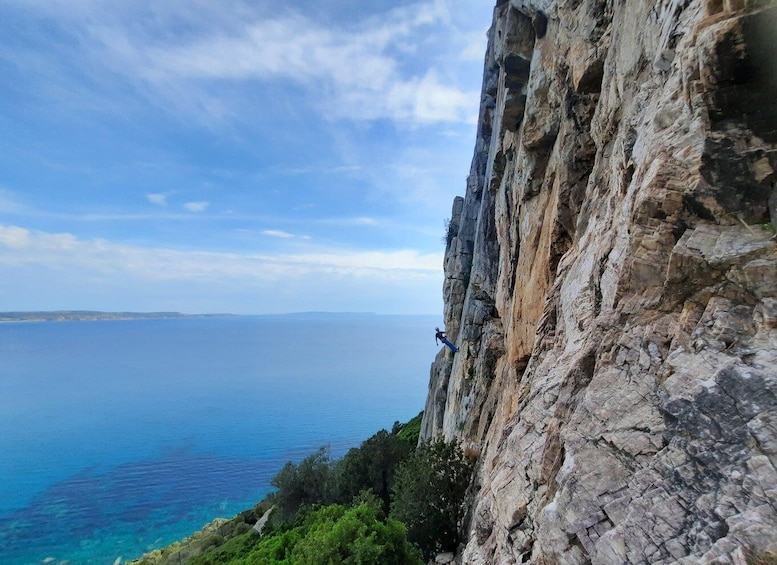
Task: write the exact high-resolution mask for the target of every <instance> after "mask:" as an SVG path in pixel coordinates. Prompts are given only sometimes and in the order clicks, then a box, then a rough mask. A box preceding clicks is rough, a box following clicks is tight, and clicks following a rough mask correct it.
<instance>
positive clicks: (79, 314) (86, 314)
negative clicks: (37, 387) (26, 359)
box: [0, 310, 234, 322]
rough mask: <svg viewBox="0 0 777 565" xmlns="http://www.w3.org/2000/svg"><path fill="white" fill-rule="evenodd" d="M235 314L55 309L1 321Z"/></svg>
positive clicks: (3, 315) (6, 314)
mask: <svg viewBox="0 0 777 565" xmlns="http://www.w3.org/2000/svg"><path fill="white" fill-rule="evenodd" d="M228 316H229V317H231V316H234V314H182V313H180V312H99V311H95V310H55V311H42V312H0V322H94V321H103V320H158V319H168V318H223V317H228Z"/></svg>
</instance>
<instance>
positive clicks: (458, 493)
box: [391, 439, 474, 558]
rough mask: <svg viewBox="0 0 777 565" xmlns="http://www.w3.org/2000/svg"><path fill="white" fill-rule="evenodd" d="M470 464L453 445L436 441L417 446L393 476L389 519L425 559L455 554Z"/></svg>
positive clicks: (472, 465) (454, 443)
mask: <svg viewBox="0 0 777 565" xmlns="http://www.w3.org/2000/svg"><path fill="white" fill-rule="evenodd" d="M473 468H474V462H473V461H472V460H470V459H468V458H467V457H465V456H464V453H463V452H462V450H461V447H460V445H459V443H458V442H457V441H453V442H450V443H449V442H446V441H444V440H443V439H437V440H435V441H433V442H431V443H424V444H421V445H419V446H418V449H416V451H415V453H414V454H413V456H412V457H410V458H409V459H407V460H406V461H404V462H403V463H402V464H401V465H400V466H399V468H398V469H397V472H396V477H395V482H394V488H393V491H394V497H393V500H392V503H391V516H392V517H393V518H396V519H397V520H400V521H401V522H404V524H405V525H406V526H407V532H408V534H407V535H408V539H409V540H410V541H411V542H413V543H416V544H417V545H418V546H419V547H420V548H421V549H422V550H423V552H424V556H425V557H426V558H429V557H431V556H432V555H434V554H435V553H439V552H443V551H455V549H456V546H457V545H458V544H459V541H460V538H459V530H458V527H459V522H460V521H461V519H462V517H463V516H464V496H465V494H466V491H467V488H468V486H469V482H470V479H471V477H472V470H473Z"/></svg>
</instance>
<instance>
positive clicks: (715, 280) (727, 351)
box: [422, 0, 777, 565]
mask: <svg viewBox="0 0 777 565" xmlns="http://www.w3.org/2000/svg"><path fill="white" fill-rule="evenodd" d="M776 170H777V6H776V5H775V3H774V2H768V1H756V0H657V1H655V2H653V1H651V2H646V1H643V0H617V1H616V0H510V1H505V0H500V1H499V2H497V5H496V7H495V9H494V22H493V25H492V27H491V30H490V32H489V45H488V51H487V54H486V61H485V69H484V78H483V91H482V99H481V110H480V121H479V127H478V132H477V139H476V142H475V154H474V158H473V161H472V168H471V173H470V175H469V178H468V180H467V187H466V195H465V196H464V198H457V199H456V200H455V201H454V204H453V212H452V217H451V225H450V231H449V237H448V246H447V250H446V256H445V277H446V278H445V285H444V289H443V292H444V296H445V313H444V314H445V323H446V329H447V331H448V336H449V338H450V339H451V341H453V342H455V343H456V344H457V345H458V346H459V347H460V351H459V352H458V353H456V354H453V353H451V352H450V351H449V350H447V348H443V350H442V351H441V352H440V354H439V355H438V358H437V359H436V361H435V363H434V365H433V367H432V374H431V379H430V389H429V396H428V400H427V405H426V410H425V413H424V421H423V427H422V434H423V437H425V438H430V437H433V436H437V435H443V436H445V437H447V438H454V437H455V438H458V439H460V440H462V441H463V442H464V443H465V445H466V446H468V447H469V448H470V450H471V451H472V452H476V453H479V454H480V456H479V465H478V470H477V474H476V478H475V482H474V484H473V486H472V493H471V497H470V508H469V513H468V515H467V518H466V520H465V523H463V524H462V529H463V531H464V532H465V534H466V543H465V545H464V546H462V548H460V551H459V552H458V553H457V556H456V560H457V562H458V563H466V564H478V563H537V564H546V565H551V564H554V565H555V564H570V565H574V564H584V563H592V564H613V565H622V564H625V563H635V564H637V563H638V564H643V563H644V564H647V563H651V564H662V563H666V564H669V563H679V564H696V563H708V564H712V563H720V564H723V563H745V562H746V557H747V556H751V555H755V554H765V553H766V552H770V551H777V242H775V239H774V237H773V236H774V228H775V224H777V212H775V199H777V192H776V189H775V182H776V181H777V174H776V173H775V171H776Z"/></svg>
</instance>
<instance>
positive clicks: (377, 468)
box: [339, 430, 415, 513]
mask: <svg viewBox="0 0 777 565" xmlns="http://www.w3.org/2000/svg"><path fill="white" fill-rule="evenodd" d="M414 449H415V444H414V443H410V442H409V441H407V440H405V439H402V438H400V437H399V436H398V435H397V434H395V433H389V432H387V431H386V430H381V431H379V432H378V433H376V434H375V435H374V436H372V437H371V438H369V439H368V440H366V441H365V442H363V443H362V445H361V447H359V448H353V449H351V450H349V451H348V453H346V455H345V457H343V459H342V461H341V462H340V465H339V470H340V480H339V482H340V485H341V487H340V490H341V496H343V499H342V502H346V501H350V500H351V499H352V498H353V497H354V496H356V495H357V494H358V493H360V492H361V491H363V490H365V489H368V490H371V491H372V492H373V493H374V494H375V495H376V496H378V497H380V499H381V500H382V502H383V511H384V512H386V513H387V512H388V510H389V504H390V503H391V490H390V489H391V485H392V484H393V483H394V473H395V471H396V469H397V466H398V465H399V464H400V463H401V462H402V461H404V460H405V459H407V458H408V457H410V455H411V454H412V453H413V451H414Z"/></svg>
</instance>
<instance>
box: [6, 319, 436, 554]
mask: <svg viewBox="0 0 777 565" xmlns="http://www.w3.org/2000/svg"><path fill="white" fill-rule="evenodd" d="M435 325H440V320H439V318H438V317H434V316H383V315H369V314H321V313H311V314H296V315H277V316H275V315H272V316H270V315H268V316H229V317H227V316H225V317H202V318H199V317H196V318H195V317H193V318H176V319H142V320H110V321H71V322H11V323H1V324H0V563H1V564H3V565H43V564H47V565H58V564H71V565H90V564H98V565H112V564H115V563H124V562H126V561H128V560H130V559H134V558H138V557H140V556H141V555H142V554H143V553H144V552H147V551H150V550H153V549H157V548H161V547H164V546H166V545H168V544H170V543H172V542H173V541H175V540H179V539H182V538H184V537H186V536H188V535H190V534H191V533H192V532H194V531H196V530H199V529H200V528H202V527H203V526H204V525H205V524H207V523H209V522H210V521H212V520H213V519H215V518H217V517H231V516H234V515H235V514H237V513H238V512H240V511H242V510H245V509H248V508H251V507H253V505H254V504H256V503H257V502H258V501H259V500H261V499H262V498H263V497H264V496H265V495H267V494H268V493H269V492H271V491H272V486H271V482H270V481H271V479H272V477H273V476H274V475H275V474H276V473H277V472H278V471H279V470H280V469H281V468H282V467H283V465H284V464H285V463H286V462H288V461H292V462H299V461H300V460H301V459H302V458H304V457H305V456H307V455H309V454H311V453H312V452H314V451H315V450H317V449H318V448H320V447H323V446H327V447H328V448H329V450H330V453H331V455H332V457H340V456H342V455H343V454H344V453H345V452H346V451H347V450H348V449H349V448H351V447H355V446H358V445H359V444H360V443H361V442H362V441H364V440H365V439H367V438H368V437H370V436H371V435H372V434H374V433H375V432H377V431H379V430H380V429H384V428H385V429H391V426H392V425H393V424H394V422H396V421H400V422H404V421H407V420H409V419H410V418H412V417H413V416H415V415H416V414H418V413H419V412H420V411H421V410H422V409H423V405H424V402H425V398H426V391H427V385H428V381H429V367H430V365H431V362H432V360H433V358H434V355H435V354H436V352H437V350H438V348H437V346H436V345H435V341H434V327H435Z"/></svg>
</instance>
